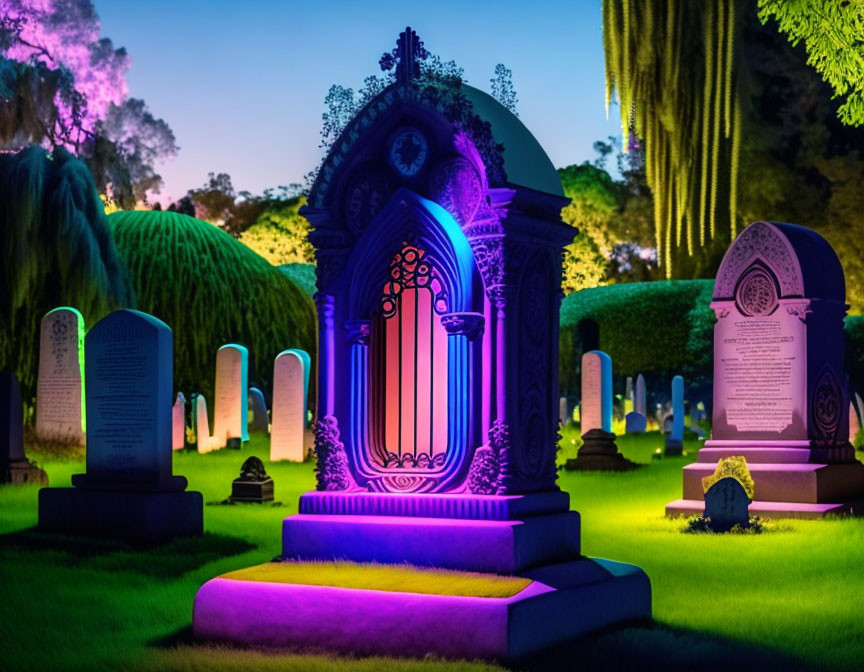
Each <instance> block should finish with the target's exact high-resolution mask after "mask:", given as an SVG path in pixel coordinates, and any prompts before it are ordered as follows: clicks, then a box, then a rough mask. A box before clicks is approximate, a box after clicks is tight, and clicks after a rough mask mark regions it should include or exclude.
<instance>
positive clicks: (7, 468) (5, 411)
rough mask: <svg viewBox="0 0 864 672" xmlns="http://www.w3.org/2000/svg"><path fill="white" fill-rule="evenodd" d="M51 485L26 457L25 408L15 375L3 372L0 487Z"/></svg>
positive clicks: (0, 382) (0, 387)
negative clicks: (33, 484)
mask: <svg viewBox="0 0 864 672" xmlns="http://www.w3.org/2000/svg"><path fill="white" fill-rule="evenodd" d="M6 483H10V484H12V485H25V484H29V483H42V484H45V485H47V484H48V475H47V474H46V473H45V472H44V471H43V470H42V469H40V468H39V467H37V466H34V465H33V464H31V463H30V461H29V460H28V459H27V456H26V455H25V454H24V409H23V408H22V406H21V386H20V385H19V384H18V379H17V378H16V377H15V374H14V373H9V372H8V371H0V485H2V484H6Z"/></svg>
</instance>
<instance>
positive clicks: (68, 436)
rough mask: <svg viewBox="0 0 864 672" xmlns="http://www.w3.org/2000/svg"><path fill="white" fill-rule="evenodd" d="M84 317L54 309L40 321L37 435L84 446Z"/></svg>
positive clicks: (64, 310)
mask: <svg viewBox="0 0 864 672" xmlns="http://www.w3.org/2000/svg"><path fill="white" fill-rule="evenodd" d="M83 406H84V318H83V317H82V316H81V313H79V312H78V311H77V310H75V309H74V308H55V309H54V310H52V311H51V312H49V313H47V314H46V315H45V317H43V318H42V325H41V336H40V340H39V379H38V383H37V388H36V436H38V437H39V438H40V439H42V440H44V441H59V442H61V443H71V444H76V445H83V444H84V432H85V428H86V423H85V418H84V412H83Z"/></svg>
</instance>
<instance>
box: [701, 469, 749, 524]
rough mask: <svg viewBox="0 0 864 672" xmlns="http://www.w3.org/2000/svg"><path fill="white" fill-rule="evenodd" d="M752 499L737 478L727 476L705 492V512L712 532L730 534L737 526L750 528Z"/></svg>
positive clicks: (704, 516)
mask: <svg viewBox="0 0 864 672" xmlns="http://www.w3.org/2000/svg"><path fill="white" fill-rule="evenodd" d="M750 503H751V502H750V498H749V497H748V496H747V491H746V490H744V486H743V485H741V483H740V482H739V481H738V479H737V478H732V477H731V476H727V477H726V478H721V479H720V480H719V481H717V482H716V483H714V485H712V486H711V487H710V488H708V490H707V491H706V492H705V512H704V514H703V518H706V519H707V520H708V527H709V528H710V529H711V531H712V532H728V531H729V530H731V529H732V528H733V527H735V526H736V525H738V526H740V527H741V528H747V527H749V526H750V513H749V506H750Z"/></svg>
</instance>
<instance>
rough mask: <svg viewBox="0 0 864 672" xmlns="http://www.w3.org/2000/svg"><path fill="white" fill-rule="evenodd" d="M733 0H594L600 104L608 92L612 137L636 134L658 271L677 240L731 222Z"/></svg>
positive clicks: (735, 127)
mask: <svg viewBox="0 0 864 672" xmlns="http://www.w3.org/2000/svg"><path fill="white" fill-rule="evenodd" d="M735 1H736V0H705V1H704V2H692V1H689V0H603V44H604V49H605V52H606V106H607V114H608V106H609V103H610V101H611V98H612V96H613V94H617V98H618V101H619V103H620V107H621V127H622V131H623V133H624V138H623V141H622V146H623V147H624V148H625V151H626V148H627V147H628V145H629V144H630V143H629V136H630V135H631V134H635V135H636V136H638V137H639V138H640V139H642V140H643V141H644V142H643V143H642V144H643V147H644V151H645V167H646V178H647V180H648V185H649V187H650V188H651V193H652V194H653V196H654V226H655V242H656V245H657V254H658V258H659V260H660V263H661V265H663V266H664V267H665V270H666V276H667V277H671V275H672V260H673V257H674V256H675V253H676V252H677V251H678V250H679V249H682V248H684V247H686V252H687V254H689V255H693V254H694V252H695V251H696V247H697V245H698V246H704V245H706V244H707V243H708V242H709V240H710V239H713V238H714V237H715V236H717V235H718V232H719V231H720V230H721V229H722V230H723V231H724V232H725V231H729V232H730V233H731V234H732V235H733V236H734V233H735V231H736V229H737V226H736V222H735V210H736V206H737V184H736V181H737V173H738V154H739V147H740V138H739V137H738V136H739V135H740V133H741V110H740V103H739V101H738V96H737V78H736V77H735V67H734V58H735V50H734V45H735V25H736V21H735ZM724 194H728V208H727V207H726V206H725V205H724V201H723V198H724V196H723V195H724Z"/></svg>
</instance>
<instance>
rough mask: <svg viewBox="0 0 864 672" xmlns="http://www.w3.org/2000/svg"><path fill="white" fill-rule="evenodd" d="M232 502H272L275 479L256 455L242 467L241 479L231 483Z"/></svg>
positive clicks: (229, 499)
mask: <svg viewBox="0 0 864 672" xmlns="http://www.w3.org/2000/svg"><path fill="white" fill-rule="evenodd" d="M228 501H230V502H259V503H261V502H272V501H273V479H272V478H271V477H270V476H268V475H267V471H266V470H265V468H264V463H263V462H262V461H261V459H260V458H257V457H255V456H254V455H253V456H252V457H250V458H248V459H247V460H246V461H245V462H244V463H243V466H242V467H240V477H239V478H235V479H234V480H233V481H232V482H231V496H230V497H229V498H228Z"/></svg>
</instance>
